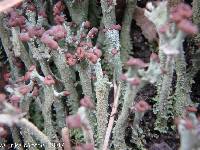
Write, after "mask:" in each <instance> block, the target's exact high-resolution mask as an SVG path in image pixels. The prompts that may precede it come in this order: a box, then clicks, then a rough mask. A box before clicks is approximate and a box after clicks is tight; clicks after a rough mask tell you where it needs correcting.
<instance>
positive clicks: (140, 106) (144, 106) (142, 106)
mask: <svg viewBox="0 0 200 150" xmlns="http://www.w3.org/2000/svg"><path fill="white" fill-rule="evenodd" d="M150 108H151V106H150V105H149V104H148V103H147V102H145V101H144V100H141V101H139V102H138V103H136V104H135V106H134V109H135V111H137V112H145V111H147V110H149V109H150Z"/></svg>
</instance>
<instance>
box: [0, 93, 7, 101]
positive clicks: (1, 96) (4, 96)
mask: <svg viewBox="0 0 200 150" xmlns="http://www.w3.org/2000/svg"><path fill="white" fill-rule="evenodd" d="M5 100H6V95H5V94H3V93H0V102H3V101H5Z"/></svg>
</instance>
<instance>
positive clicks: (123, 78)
mask: <svg viewBox="0 0 200 150" xmlns="http://www.w3.org/2000/svg"><path fill="white" fill-rule="evenodd" d="M120 79H121V80H122V81H126V80H127V79H128V77H127V76H126V75H125V74H121V75H120Z"/></svg>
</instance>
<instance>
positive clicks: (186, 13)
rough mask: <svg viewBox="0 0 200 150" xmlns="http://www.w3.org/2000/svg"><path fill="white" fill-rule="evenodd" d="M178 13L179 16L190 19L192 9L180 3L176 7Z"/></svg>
mask: <svg viewBox="0 0 200 150" xmlns="http://www.w3.org/2000/svg"><path fill="white" fill-rule="evenodd" d="M177 9H178V12H179V13H180V15H181V16H183V17H185V18H190V17H192V8H191V7H190V6H189V5H187V4H184V3H180V4H179V5H178V6H177Z"/></svg>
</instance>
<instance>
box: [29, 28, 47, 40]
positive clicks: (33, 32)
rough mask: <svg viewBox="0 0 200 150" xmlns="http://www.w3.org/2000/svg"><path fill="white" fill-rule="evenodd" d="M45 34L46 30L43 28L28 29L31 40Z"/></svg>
mask: <svg viewBox="0 0 200 150" xmlns="http://www.w3.org/2000/svg"><path fill="white" fill-rule="evenodd" d="M44 32H45V30H44V28H42V27H36V26H35V27H29V28H28V34H29V36H30V37H31V38H33V37H34V36H36V37H41V36H42V35H43V33H44Z"/></svg>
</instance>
